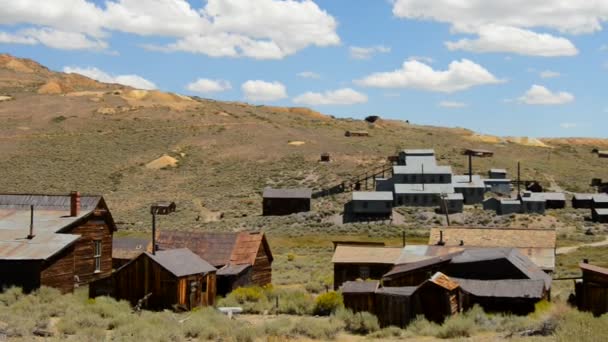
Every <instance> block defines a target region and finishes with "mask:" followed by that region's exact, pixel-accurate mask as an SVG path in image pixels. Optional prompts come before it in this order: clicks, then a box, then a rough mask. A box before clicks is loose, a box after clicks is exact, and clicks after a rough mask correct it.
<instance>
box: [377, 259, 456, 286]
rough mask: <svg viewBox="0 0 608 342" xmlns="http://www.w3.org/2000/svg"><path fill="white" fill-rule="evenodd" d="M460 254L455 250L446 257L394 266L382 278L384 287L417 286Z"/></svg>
mask: <svg viewBox="0 0 608 342" xmlns="http://www.w3.org/2000/svg"><path fill="white" fill-rule="evenodd" d="M460 253H462V250H457V251H455V252H452V253H448V254H446V255H438V256H432V257H428V258H422V257H421V258H419V260H418V261H413V262H409V263H400V264H397V265H395V267H393V268H392V269H391V270H390V271H389V272H387V273H386V274H384V276H383V277H382V283H383V284H384V285H385V286H391V287H400V286H419V285H420V284H422V283H424V282H425V281H427V280H428V279H429V275H430V274H435V273H437V272H440V271H441V270H443V269H445V266H446V265H447V264H448V263H449V262H450V261H451V260H452V258H453V257H454V256H456V255H458V254H460Z"/></svg>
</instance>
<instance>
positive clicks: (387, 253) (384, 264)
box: [331, 243, 401, 290]
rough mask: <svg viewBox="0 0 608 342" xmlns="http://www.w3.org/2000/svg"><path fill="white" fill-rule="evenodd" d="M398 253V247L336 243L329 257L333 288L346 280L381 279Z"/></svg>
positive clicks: (395, 259)
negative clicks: (331, 264)
mask: <svg viewBox="0 0 608 342" xmlns="http://www.w3.org/2000/svg"><path fill="white" fill-rule="evenodd" d="M400 255H401V248H399V247H384V246H378V245H363V244H356V245H354V244H353V245H351V244H348V243H337V244H336V245H335V248H334V255H333V257H332V259H331V262H332V263H333V265H334V289H335V290H337V289H338V288H339V287H340V286H341V285H342V284H343V283H344V282H346V281H354V280H357V279H362V280H368V279H373V280H378V279H381V278H382V276H383V275H384V274H385V273H386V272H388V271H389V270H390V269H391V268H392V267H393V265H394V264H395V262H396V261H397V259H399V256H400Z"/></svg>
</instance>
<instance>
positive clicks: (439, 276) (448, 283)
mask: <svg viewBox="0 0 608 342" xmlns="http://www.w3.org/2000/svg"><path fill="white" fill-rule="evenodd" d="M426 282H430V283H433V284H435V285H438V286H441V287H443V288H444V289H446V290H448V291H452V290H454V289H457V288H458V286H459V285H458V283H457V282H455V281H454V280H453V279H451V278H450V277H448V276H446V275H445V274H443V273H441V272H437V273H435V274H433V276H431V277H430V278H429V279H428V280H427V281H426ZM423 284H424V283H423Z"/></svg>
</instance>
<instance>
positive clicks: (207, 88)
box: [186, 78, 232, 94]
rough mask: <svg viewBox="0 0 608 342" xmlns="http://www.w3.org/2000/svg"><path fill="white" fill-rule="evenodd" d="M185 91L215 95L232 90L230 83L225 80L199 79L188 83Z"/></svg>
mask: <svg viewBox="0 0 608 342" xmlns="http://www.w3.org/2000/svg"><path fill="white" fill-rule="evenodd" d="M186 89H188V90H190V91H192V92H195V93H201V94H207V93H217V92H222V91H226V90H229V89H232V85H231V84H230V82H228V81H225V80H210V79H208V78H199V79H197V80H196V81H194V82H192V83H189V84H188V85H187V86H186Z"/></svg>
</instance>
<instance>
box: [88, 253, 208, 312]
mask: <svg viewBox="0 0 608 342" xmlns="http://www.w3.org/2000/svg"><path fill="white" fill-rule="evenodd" d="M215 273H216V268H215V267H213V266H212V265H211V264H209V263H208V262H206V261H205V260H203V259H201V258H200V257H199V256H198V255H196V254H194V253H192V252H191V251H190V250H189V249H187V248H180V249H172V250H165V251H156V253H155V254H152V253H149V252H145V253H142V254H140V255H139V256H138V257H136V258H135V259H133V260H131V261H130V262H128V263H127V264H125V265H124V266H122V267H121V268H119V269H118V270H116V271H115V272H114V273H113V274H112V275H111V276H109V277H108V278H106V279H101V280H99V281H96V282H94V283H92V284H91V285H90V286H89V296H90V297H91V298H94V297H97V296H99V295H109V296H111V297H114V298H116V299H117V300H127V301H128V302H129V303H131V305H137V304H139V303H140V301H141V303H142V307H143V308H145V309H150V310H163V309H176V310H192V309H194V308H196V307H199V306H208V305H214V304H215V296H216V275H215Z"/></svg>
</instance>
